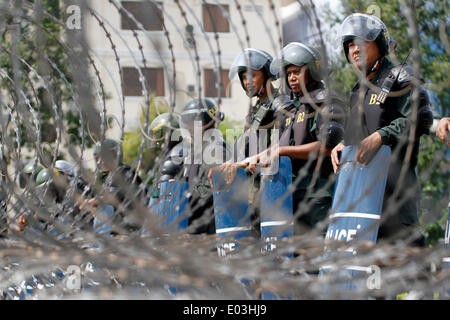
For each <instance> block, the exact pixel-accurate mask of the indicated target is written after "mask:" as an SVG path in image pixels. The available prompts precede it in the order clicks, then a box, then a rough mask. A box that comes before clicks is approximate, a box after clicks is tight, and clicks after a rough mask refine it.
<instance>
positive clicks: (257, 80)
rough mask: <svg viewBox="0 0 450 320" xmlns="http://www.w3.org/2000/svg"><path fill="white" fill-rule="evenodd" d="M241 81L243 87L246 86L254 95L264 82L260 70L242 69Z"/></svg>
mask: <svg viewBox="0 0 450 320" xmlns="http://www.w3.org/2000/svg"><path fill="white" fill-rule="evenodd" d="M249 78H250V79H249ZM242 82H243V84H244V87H245V88H247V91H250V92H251V93H252V95H255V94H257V93H258V91H259V90H260V89H261V86H262V85H263V84H264V73H263V72H262V71H261V70H252V71H251V72H248V71H244V72H243V73H242Z"/></svg>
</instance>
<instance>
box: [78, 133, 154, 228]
mask: <svg viewBox="0 0 450 320" xmlns="http://www.w3.org/2000/svg"><path fill="white" fill-rule="evenodd" d="M94 156H95V158H96V159H97V161H98V162H100V182H101V183H102V190H101V192H100V193H99V194H97V196H96V197H94V198H91V199H86V200H84V201H83V202H82V203H81V205H80V206H79V209H80V210H83V209H86V208H87V210H90V211H91V212H93V213H94V216H95V219H94V228H96V230H97V232H99V233H105V234H111V235H115V234H120V233H121V232H120V229H122V230H124V232H133V231H137V230H138V229H139V227H140V224H139V219H140V217H138V216H136V214H137V213H138V212H140V211H139V209H140V204H144V201H145V195H146V189H145V188H144V187H143V186H142V185H141V184H142V180H141V178H140V177H139V175H137V174H136V172H135V170H134V169H133V168H131V167H130V166H129V165H126V164H124V163H123V162H122V158H123V155H122V147H121V146H120V144H119V142H118V141H116V140H114V139H110V138H105V139H104V141H103V142H97V143H96V145H95V147H94ZM133 211H136V212H133ZM143 216H144V213H143V212H142V217H143ZM134 218H136V219H134ZM114 224H117V226H119V228H115V226H114Z"/></svg>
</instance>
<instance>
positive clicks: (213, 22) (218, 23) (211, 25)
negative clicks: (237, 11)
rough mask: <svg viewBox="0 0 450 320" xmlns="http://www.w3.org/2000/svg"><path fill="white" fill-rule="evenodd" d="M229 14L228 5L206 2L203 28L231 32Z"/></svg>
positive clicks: (209, 30)
mask: <svg viewBox="0 0 450 320" xmlns="http://www.w3.org/2000/svg"><path fill="white" fill-rule="evenodd" d="M224 14H225V15H226V16H227V17H225V16H224ZM229 15H230V10H229V8H228V5H221V6H219V5H215V4H204V5H203V28H204V29H205V31H206V32H230V24H229V21H228V17H229Z"/></svg>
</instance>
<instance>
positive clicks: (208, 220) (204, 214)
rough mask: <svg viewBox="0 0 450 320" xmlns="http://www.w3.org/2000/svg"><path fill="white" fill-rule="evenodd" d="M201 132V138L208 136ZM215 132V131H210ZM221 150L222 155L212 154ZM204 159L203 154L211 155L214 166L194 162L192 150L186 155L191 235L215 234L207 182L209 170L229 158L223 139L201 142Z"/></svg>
mask: <svg viewBox="0 0 450 320" xmlns="http://www.w3.org/2000/svg"><path fill="white" fill-rule="evenodd" d="M210 130H211V129H209V130H206V131H205V132H203V136H204V137H207V136H208V131H210ZM212 130H215V129H212ZM214 149H216V150H221V151H222V154H214V152H212V150H214ZM202 150H203V154H202V156H203V157H204V156H205V154H208V155H211V156H212V158H213V159H208V160H215V161H214V162H215V164H207V163H208V162H207V161H205V159H204V158H202V159H201V160H202V163H201V164H199V163H195V162H194V150H193V149H191V152H190V153H189V154H187V155H186V156H187V157H190V160H189V161H185V163H184V167H185V176H186V177H187V181H188V183H189V208H190V216H189V221H188V224H189V226H190V228H192V231H191V233H194V234H199V233H207V234H215V232H216V227H215V220H214V201H213V194H212V188H211V185H210V183H209V181H208V172H209V169H211V168H212V167H214V166H215V165H218V164H221V163H224V162H225V161H227V160H228V159H229V157H230V150H228V147H227V144H226V142H225V141H224V140H223V139H221V138H220V139H217V140H216V139H215V138H213V137H211V138H210V139H207V141H203V145H202Z"/></svg>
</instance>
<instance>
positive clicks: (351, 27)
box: [338, 13, 391, 62]
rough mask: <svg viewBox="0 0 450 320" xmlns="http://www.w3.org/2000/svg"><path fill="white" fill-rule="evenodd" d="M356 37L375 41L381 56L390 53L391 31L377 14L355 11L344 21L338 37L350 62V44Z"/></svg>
mask: <svg viewBox="0 0 450 320" xmlns="http://www.w3.org/2000/svg"><path fill="white" fill-rule="evenodd" d="M354 38H358V39H361V40H364V41H375V42H376V43H377V45H378V49H379V51H380V55H381V57H384V56H385V55H387V54H388V53H389V46H390V43H391V38H390V35H389V31H388V29H387V27H386V25H385V24H384V22H383V21H381V19H380V18H378V17H377V16H374V15H368V14H363V13H354V14H352V15H349V16H348V17H347V18H345V20H344V21H343V22H342V24H341V30H340V35H339V37H338V39H339V40H340V42H341V45H342V46H343V47H344V51H345V57H346V59H347V61H348V62H350V60H349V58H348V46H349V43H350V41H352V40H353V39H354Z"/></svg>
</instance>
